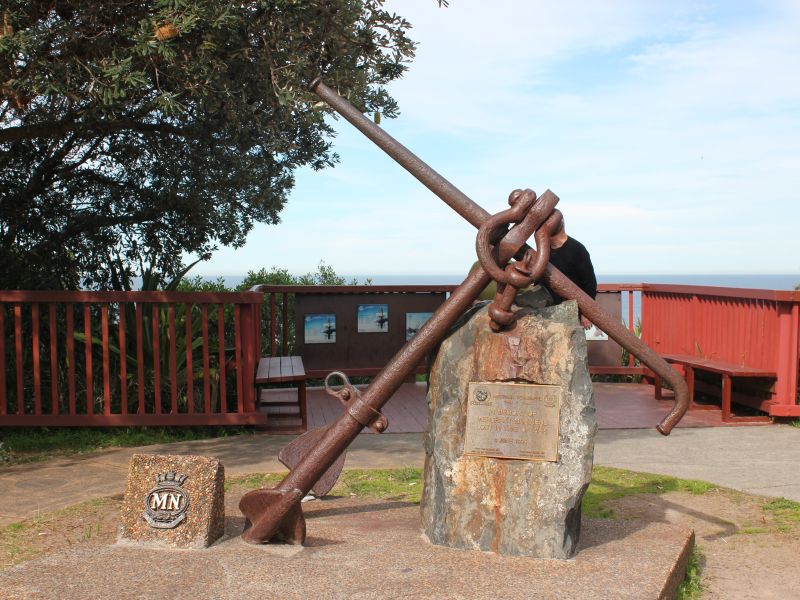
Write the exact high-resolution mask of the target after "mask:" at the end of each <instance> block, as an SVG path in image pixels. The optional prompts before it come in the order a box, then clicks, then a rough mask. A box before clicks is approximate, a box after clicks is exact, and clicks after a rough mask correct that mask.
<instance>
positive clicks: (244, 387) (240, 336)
mask: <svg viewBox="0 0 800 600" xmlns="http://www.w3.org/2000/svg"><path fill="white" fill-rule="evenodd" d="M262 301H263V296H262V295H261V294H256V293H251V292H244V293H206V292H198V293H183V292H32V291H2V292H0V426H9V425H41V426H48V425H215V424H258V423H264V422H266V417H265V416H264V415H261V414H259V413H258V412H256V407H255V390H254V388H253V380H254V377H255V368H256V364H257V361H258V356H259V354H260V347H261V345H260V335H259V331H260V309H261V304H262Z"/></svg>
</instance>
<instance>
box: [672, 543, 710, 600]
mask: <svg viewBox="0 0 800 600" xmlns="http://www.w3.org/2000/svg"><path fill="white" fill-rule="evenodd" d="M702 563H703V553H702V551H701V550H700V546H698V545H697V544H695V545H694V546H693V547H692V553H691V554H690V555H689V561H688V563H687V565H686V576H685V577H684V579H683V581H682V582H681V584H680V585H679V586H678V590H677V591H676V593H675V600H698V599H699V598H700V597H702V595H703V586H702V584H701V583H700V569H701V567H702Z"/></svg>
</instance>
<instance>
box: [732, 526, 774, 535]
mask: <svg viewBox="0 0 800 600" xmlns="http://www.w3.org/2000/svg"><path fill="white" fill-rule="evenodd" d="M769 532H770V529H769V527H740V528H739V530H738V531H737V532H736V533H738V534H742V535H753V534H757V533H769Z"/></svg>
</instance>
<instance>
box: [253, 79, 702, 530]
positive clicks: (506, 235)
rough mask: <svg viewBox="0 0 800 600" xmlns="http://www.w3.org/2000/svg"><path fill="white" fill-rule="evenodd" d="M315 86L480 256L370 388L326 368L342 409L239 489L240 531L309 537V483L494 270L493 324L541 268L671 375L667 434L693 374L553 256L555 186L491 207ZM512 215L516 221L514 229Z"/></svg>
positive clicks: (335, 465)
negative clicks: (463, 231)
mask: <svg viewBox="0 0 800 600" xmlns="http://www.w3.org/2000/svg"><path fill="white" fill-rule="evenodd" d="M311 90H313V91H314V92H315V93H316V94H317V95H318V96H319V97H320V98H321V99H322V100H324V101H325V102H327V103H328V104H329V105H330V106H332V107H333V108H334V109H335V110H336V111H337V112H338V113H339V114H341V115H342V116H343V117H344V118H345V119H347V120H348V121H349V122H350V123H351V124H353V125H354V126H355V127H356V128H357V129H359V131H361V132H362V133H364V135H366V136H367V137H368V138H369V139H370V140H372V141H373V142H374V143H375V144H376V145H378V146H379V147H380V148H381V149H383V150H384V151H385V152H386V153H387V154H389V156H391V157H392V158H393V159H395V160H396V161H397V162H398V163H399V164H400V165H401V166H403V167H404V168H405V169H406V170H408V171H409V172H410V173H411V174H412V175H414V176H415V177H416V178H417V179H418V180H419V181H420V182H421V183H423V185H425V186H426V187H427V188H428V189H430V190H431V191H432V192H433V193H434V194H436V195H437V196H439V197H440V198H441V199H442V200H444V202H445V203H447V204H448V205H449V206H451V207H452V208H453V209H454V210H455V211H456V212H457V213H458V214H460V215H461V216H462V217H464V218H465V219H466V220H467V221H469V222H470V223H471V224H472V225H474V226H475V227H477V228H478V229H479V231H478V236H477V238H476V250H477V253H478V257H479V264H478V265H476V266H475V267H474V268H473V269H472V270H471V271H470V273H469V274H468V275H467V278H466V279H465V280H464V282H463V283H462V284H461V285H459V286H458V287H457V288H456V289H455V290H454V291H453V293H452V294H451V296H450V298H449V299H448V300H447V301H446V302H444V303H443V304H442V305H441V306H440V307H439V309H438V310H437V311H436V312H435V313H434V314H433V316H432V317H431V318H430V319H429V320H428V321H427V322H426V323H425V324H424V325H423V326H422V328H421V329H420V331H419V332H418V333H417V335H415V336H414V337H413V338H412V339H411V340H409V342H408V343H406V345H405V346H403V347H402V348H401V349H400V350H399V351H398V353H397V354H395V356H394V357H392V359H391V360H390V361H389V363H388V364H387V365H386V366H385V367H384V368H383V370H381V372H380V373H379V374H378V375H377V376H376V378H375V379H374V380H373V382H372V384H371V385H370V386H369V387H368V388H367V390H366V391H365V392H364V393H363V394H362V393H361V392H360V391H359V390H357V389H356V388H355V387H353V386H351V385H350V383H349V381H347V379H346V377H345V376H344V375H343V374H337V373H332V374H330V375H329V376H328V378H326V389H327V390H328V392H329V393H332V394H333V395H335V396H336V397H337V398H339V400H340V401H341V402H342V404H343V405H344V407H345V411H344V413H343V414H342V415H341V416H340V417H339V418H338V419H337V420H336V421H335V422H334V423H333V424H331V425H329V426H327V427H324V428H320V429H317V430H313V431H310V432H308V433H306V434H304V435H303V436H300V437H299V438H297V439H296V440H295V441H294V442H292V443H291V444H289V446H287V447H286V448H285V449H284V450H283V451H282V452H281V460H282V461H283V462H284V464H286V465H287V466H288V467H289V469H290V471H289V474H288V475H287V476H286V477H285V478H284V479H283V481H281V482H280V483H279V484H278V486H277V487H275V488H273V489H269V488H262V489H259V490H254V491H251V492H249V493H247V494H245V495H244V496H243V497H242V500H241V501H240V503H239V509H240V510H241V511H242V513H243V514H244V515H245V517H246V518H247V522H248V527H247V528H246V530H245V531H244V533H243V534H242V537H243V538H244V539H245V540H246V541H248V542H251V543H266V542H269V541H284V542H288V543H294V544H302V543H303V542H304V540H305V535H306V525H305V518H304V517H303V512H302V508H301V500H302V498H303V497H304V496H305V495H306V494H307V493H308V492H309V491H310V490H312V488H313V489H314V490H315V492H317V493H324V492H327V491H329V490H330V488H331V487H332V486H333V484H334V483H335V481H336V479H337V478H338V475H339V472H340V471H341V468H342V465H343V462H344V453H345V451H346V449H347V447H348V446H349V445H350V444H351V443H352V441H353V440H354V439H355V438H356V436H357V435H358V434H359V432H360V431H361V429H363V428H364V427H365V426H370V427H372V428H373V429H374V430H376V431H382V430H384V429H385V428H386V424H387V422H386V420H385V417H384V416H383V415H382V414H381V413H380V409H381V407H382V406H383V405H384V404H385V403H386V402H387V401H388V400H389V398H390V397H391V396H392V394H393V393H394V392H395V391H396V390H397V389H398V388H399V386H400V385H401V384H402V382H403V380H404V378H405V377H406V376H407V375H408V374H409V373H411V371H412V370H413V368H414V367H415V365H417V364H419V363H420V362H421V361H422V360H423V359H424V358H425V356H426V355H427V354H428V353H429V352H431V351H432V350H433V349H434V348H435V346H436V344H437V343H438V342H439V341H440V340H441V339H442V337H443V336H444V335H445V334H446V333H447V331H448V330H449V329H450V327H451V326H452V325H453V324H454V323H455V322H456V320H457V319H458V318H459V317H460V316H461V315H462V314H463V312H464V311H465V310H466V309H467V308H468V307H469V306H470V305H471V304H472V303H473V301H474V300H475V298H477V297H478V295H479V294H480V293H481V291H482V290H483V289H484V288H485V287H486V285H488V283H489V282H490V281H491V279H492V278H493V277H494V278H495V279H496V280H497V281H498V283H499V285H498V293H497V296H496V297H495V299H494V301H493V304H492V306H493V310H494V313H495V314H496V316H497V320H496V321H494V323H495V324H494V325H493V328H495V327H496V328H497V329H498V330H499V329H500V328H502V327H504V326H510V325H512V323H513V314H512V315H511V318H509V316H508V315H509V314H510V307H511V301H512V300H513V296H514V294H515V293H516V289H518V287H522V286H523V285H528V284H529V283H531V282H533V281H535V280H537V279H539V278H541V280H542V281H543V282H544V283H546V284H547V285H548V286H549V287H550V288H551V289H553V290H554V291H555V292H556V293H557V294H559V295H560V296H562V297H563V298H567V299H573V300H575V301H576V302H577V304H578V307H579V309H580V311H581V312H582V313H583V314H584V315H585V316H586V317H587V318H589V320H591V321H592V322H593V323H595V324H596V325H597V326H598V327H600V328H601V329H602V330H603V331H605V332H606V333H607V334H608V335H609V337H611V338H612V339H614V340H615V341H616V342H617V343H619V344H620V345H621V346H623V347H625V348H627V349H628V350H629V351H630V352H631V353H632V354H633V355H634V356H636V357H638V358H639V359H640V360H641V361H642V362H643V363H644V364H646V365H647V366H648V367H650V369H652V370H653V371H654V372H655V373H656V374H658V375H659V376H661V377H662V378H663V379H664V380H666V381H668V382H669V383H670V384H671V385H672V386H673V388H674V390H675V403H674V405H673V407H672V409H671V410H670V412H669V413H668V414H667V415H666V416H665V417H664V418H663V419H662V421H661V422H660V423H659V424H658V425H657V426H656V429H657V430H658V431H659V432H660V433H662V434H663V435H669V433H670V431H671V430H672V428H673V427H674V426H675V425H676V424H677V422H678V421H679V420H680V419H681V417H682V416H683V414H684V413H685V412H686V409H687V407H688V403H689V401H688V388H687V386H686V382H685V381H684V380H683V377H681V376H680V374H679V373H678V372H677V371H675V370H674V369H673V368H672V367H671V366H670V365H669V364H668V363H666V362H665V361H664V360H663V359H662V358H661V357H660V356H658V354H657V353H655V352H654V351H653V350H652V349H651V348H649V347H648V346H647V345H646V344H644V342H642V341H641V340H640V339H639V338H637V337H636V336H634V335H633V334H632V333H630V332H629V331H628V330H627V329H626V328H625V327H623V326H622V324H621V323H619V322H618V321H617V320H615V319H614V318H613V317H611V316H610V315H608V314H607V313H605V311H603V310H602V308H601V307H600V306H599V305H598V304H597V303H596V302H595V301H594V300H593V299H592V298H590V297H589V296H588V295H587V294H586V293H584V292H583V291H582V290H581V289H580V288H578V287H577V286H576V285H575V284H574V283H572V282H571V281H570V280H569V279H568V278H567V277H566V276H564V275H563V274H562V273H561V272H560V271H558V269H556V268H555V267H553V266H552V265H550V264H549V263H548V260H547V259H548V257H549V248H550V245H549V237H550V233H551V232H552V231H554V230H555V226H556V225H557V222H558V220H559V219H560V213H558V211H555V206H556V204H557V203H558V197H557V196H556V195H555V194H554V193H552V192H551V191H550V190H547V191H545V192H544V193H543V194H542V195H541V196H540V197H538V198H537V197H536V194H534V193H533V192H532V191H531V190H516V191H515V192H512V194H511V196H510V197H509V204H510V208H509V209H507V210H505V211H501V212H500V213H498V214H497V215H494V216H492V215H490V214H489V213H488V212H486V211H485V210H484V209H483V208H481V207H480V206H479V205H478V204H476V203H475V202H473V201H472V200H470V199H469V198H468V197H467V196H466V195H464V194H463V193H462V192H461V191H460V190H458V189H457V188H456V187H455V186H453V185H452V184H451V183H450V182H448V181H447V180H446V179H444V178H443V177H441V175H439V174H438V173H436V172H435V171H434V170H433V169H432V168H431V167H429V166H428V165H427V164H425V163H424V162H423V161H422V160H420V159H419V158H418V157H417V156H415V155H414V154H413V153H411V152H410V151H409V150H408V149H407V148H405V147H404V146H403V145H402V144H400V143H399V142H397V140H395V139H394V138H392V137H391V136H390V135H389V134H387V133H386V132H385V131H383V130H382V129H381V128H380V127H378V126H377V125H375V124H374V123H373V122H372V121H370V120H369V119H367V118H366V117H364V115H363V114H362V113H361V112H360V111H358V109H356V108H355V107H353V106H352V105H351V104H350V103H349V102H347V101H346V100H345V99H344V98H342V97H341V96H339V95H338V94H337V93H336V92H334V91H333V90H332V89H330V88H329V87H328V86H326V85H325V84H324V83H322V81H321V80H320V79H319V78H317V79H316V80H314V81H313V82H312V84H311ZM509 225H511V228H510V229H507V227H508V226H509ZM531 236H534V242H535V246H536V247H535V248H532V247H530V246H528V245H527V241H528V239H529V238H530V237H531ZM512 258H517V259H518V260H517V262H516V263H512V265H511V267H510V268H509V266H508V265H507V263H509V261H510V260H511V259H512ZM517 263H519V264H517ZM501 265H502V266H501ZM493 318H494V317H493ZM334 376H336V377H339V378H340V379H341V381H342V383H343V385H342V386H341V387H340V388H339V389H338V390H336V389H334V388H333V387H332V386H331V385H329V381H330V379H331V378H332V377H334Z"/></svg>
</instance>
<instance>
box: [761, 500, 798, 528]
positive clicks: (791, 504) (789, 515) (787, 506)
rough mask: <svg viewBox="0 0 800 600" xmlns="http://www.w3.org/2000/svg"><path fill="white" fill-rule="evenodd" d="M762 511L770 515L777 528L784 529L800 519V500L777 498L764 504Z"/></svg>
mask: <svg viewBox="0 0 800 600" xmlns="http://www.w3.org/2000/svg"><path fill="white" fill-rule="evenodd" d="M764 512H765V513H767V514H769V515H770V516H771V517H772V519H773V521H774V523H775V525H776V526H777V527H778V528H779V530H781V531H786V530H788V529H790V528H791V525H792V524H794V523H797V522H799V521H800V502H795V501H794V500H787V499H786V498H777V499H775V500H770V501H769V502H767V503H765V504H764Z"/></svg>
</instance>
